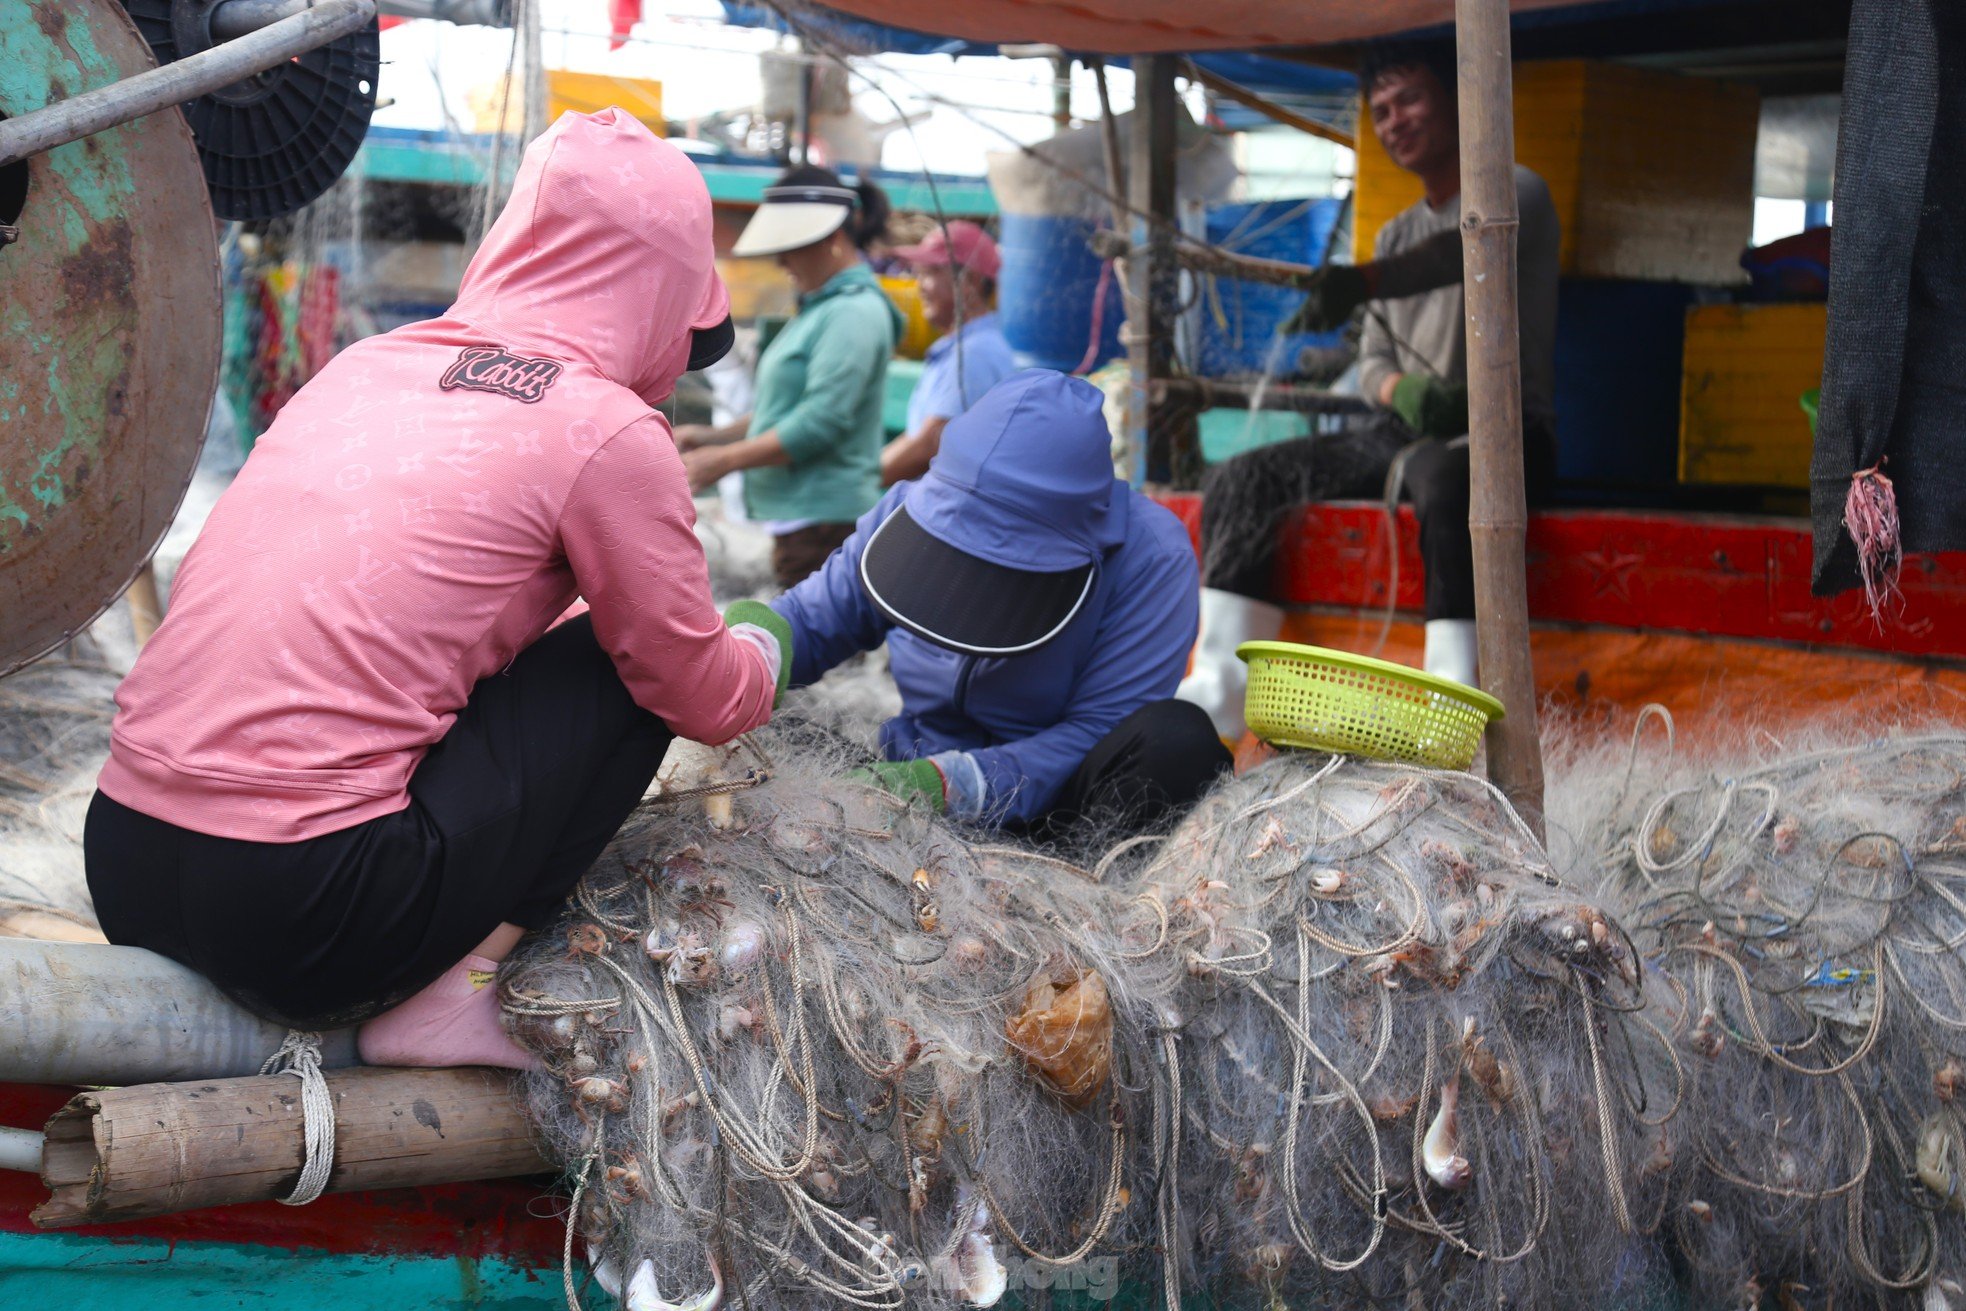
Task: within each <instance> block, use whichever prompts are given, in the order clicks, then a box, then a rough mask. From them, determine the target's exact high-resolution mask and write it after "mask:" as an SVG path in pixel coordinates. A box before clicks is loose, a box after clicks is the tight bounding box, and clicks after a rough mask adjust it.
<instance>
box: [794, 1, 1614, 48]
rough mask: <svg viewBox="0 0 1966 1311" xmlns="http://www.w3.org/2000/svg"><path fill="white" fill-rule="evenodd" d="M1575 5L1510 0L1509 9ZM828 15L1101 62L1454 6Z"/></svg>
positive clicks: (842, 4) (1341, 33) (943, 9)
mask: <svg viewBox="0 0 1966 1311" xmlns="http://www.w3.org/2000/svg"><path fill="white" fill-rule="evenodd" d="M1574 4H1575V0H1511V4H1510V7H1511V8H1512V9H1514V10H1517V11H1524V10H1531V9H1549V8H1555V7H1558V6H1563V5H1574ZM832 7H833V8H835V9H838V10H841V11H843V12H845V13H848V14H851V15H853V16H854V17H857V18H864V19H868V20H870V21H872V22H875V23H880V24H884V25H887V26H890V27H903V28H908V29H910V30H911V31H914V32H925V33H933V34H935V35H937V36H943V37H951V38H955V39H957V40H959V41H973V42H991V43H1008V42H1043V43H1047V44H1050V45H1059V46H1064V47H1066V48H1067V49H1072V50H1082V51H1088V52H1092V51H1096V52H1098V53H1101V54H1149V53H1153V52H1157V51H1180V52H1184V53H1187V52H1193V51H1196V50H1246V49H1251V48H1255V47H1262V46H1291V45H1328V44H1331V43H1334V42H1342V41H1359V40H1364V39H1366V38H1369V37H1375V36H1384V35H1387V34H1388V33H1392V32H1406V31H1411V30H1412V29H1414V28H1418V27H1427V26H1430V25H1433V24H1436V23H1448V22H1452V21H1453V18H1454V0H1294V3H1284V2H1282V0H965V2H964V3H962V4H955V5H952V4H948V3H946V2H944V0H832ZM931 48H932V47H931Z"/></svg>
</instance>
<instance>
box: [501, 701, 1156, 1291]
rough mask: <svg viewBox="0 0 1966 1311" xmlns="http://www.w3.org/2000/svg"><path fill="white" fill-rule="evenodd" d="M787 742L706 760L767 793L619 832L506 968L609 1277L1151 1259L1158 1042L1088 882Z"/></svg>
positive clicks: (903, 1274)
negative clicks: (1131, 1193)
mask: <svg viewBox="0 0 1966 1311" xmlns="http://www.w3.org/2000/svg"><path fill="white" fill-rule="evenodd" d="M783 736H784V735H783V734H782V733H767V734H763V735H760V736H758V737H757V738H754V739H752V740H751V741H752V742H753V743H754V745H753V746H751V747H750V748H747V749H746V750H745V751H742V752H739V753H737V754H736V755H735V756H733V757H732V759H731V760H730V762H729V763H728V765H727V766H726V770H725V772H726V773H728V774H731V775H733V776H735V777H736V778H738V779H740V780H743V779H745V778H746V777H747V776H749V777H751V778H755V777H758V776H761V775H764V774H767V773H768V774H769V775H770V777H769V781H767V782H764V783H763V784H762V785H761V786H757V787H754V788H746V789H744V790H741V791H736V792H733V793H727V794H723V795H722V796H721V797H719V796H716V795H712V796H708V797H705V796H704V795H703V793H702V791H701V788H700V787H699V788H698V789H696V790H694V791H685V792H682V793H675V792H672V793H670V794H668V795H667V796H666V797H658V798H656V799H655V800H654V802H653V803H652V804H650V805H648V806H646V807H644V809H643V810H641V811H640V812H638V813H637V815H636V816H634V817H633V818H631V820H630V821H629V822H628V824H627V825H626V826H624V828H623V829H622V831H621V834H620V835H619V837H618V838H617V839H616V841H615V842H614V844H613V845H612V846H611V847H610V849H609V851H608V853H607V854H606V855H605V856H604V857H603V858H602V859H601V861H600V862H599V863H598V864H597V865H596V866H595V868H594V869H593V870H592V871H590V873H589V874H588V875H587V877H586V878H585V879H584V880H583V882H582V883H581V885H580V887H579V889H578V891H577V892H576V894H575V897H574V898H573V900H572V902H571V904H570V906H569V908H568V913H567V917H566V919H565V921H564V922H563V923H561V924H559V925H556V926H555V927H554V928H552V929H551V930H548V931H545V932H542V933H539V934H536V935H533V936H532V937H531V938H529V939H528V941H527V943H526V944H525V945H524V946H522V947H521V948H520V950H519V951H518V952H517V953H515V955H514V958H513V960H512V962H511V963H510V964H509V965H508V967H507V969H506V971H505V973H504V975H503V978H502V986H503V988H504V990H505V992H504V996H505V999H506V1007H507V1010H508V1013H509V1015H510V1017H511V1021H512V1024H513V1030H514V1033H515V1035H516V1036H518V1037H519V1039H520V1040H521V1041H522V1042H524V1043H525V1044H527V1045H528V1046H529V1047H531V1048H532V1049H533V1050H534V1051H535V1052H537V1053H538V1054H539V1055H540V1056H541V1057H542V1059H543V1060H544V1061H545V1062H546V1066H547V1069H546V1071H545V1072H544V1073H541V1074H538V1075H535V1076H533V1078H532V1080H531V1083H530V1088H529V1104H530V1107H531V1111H532V1114H533V1115H534V1116H535V1118H536V1119H537V1120H538V1122H539V1124H540V1127H541V1129H542V1131H543V1133H544V1135H545V1137H546V1139H547V1141H548V1143H549V1144H550V1145H551V1147H552V1148H553V1150H554V1151H555V1152H556V1153H557V1154H558V1155H559V1156H560V1157H561V1158H562V1159H563V1160H565V1161H567V1162H568V1163H569V1164H570V1166H571V1172H572V1175H573V1183H574V1191H575V1204H574V1210H573V1213H572V1216H571V1219H570V1234H571V1232H572V1231H573V1230H575V1229H577V1230H578V1231H579V1233H580V1234H581V1235H582V1237H583V1238H584V1239H585V1241H586V1243H587V1246H588V1249H589V1251H590V1252H593V1253H594V1254H595V1255H596V1260H597V1273H599V1274H600V1275H601V1278H602V1283H603V1285H604V1286H606V1285H608V1284H610V1283H616V1286H620V1285H621V1284H626V1285H627V1287H628V1296H629V1298H630V1300H631V1301H632V1300H633V1299H634V1297H635V1296H636V1294H635V1292H634V1290H635V1288H636V1287H638V1286H639V1287H640V1288H641V1289H642V1290H643V1296H644V1297H645V1296H646V1295H647V1294H648V1292H649V1290H659V1295H660V1296H661V1298H662V1299H664V1300H666V1301H671V1302H676V1303H680V1304H683V1305H691V1304H695V1303H702V1302H706V1300H708V1299H711V1298H712V1297H728V1298H730V1299H731V1300H733V1301H740V1302H749V1301H752V1300H755V1299H759V1298H765V1299H767V1300H768V1304H769V1305H772V1306H775V1307H776V1306H803V1305H821V1304H828V1303H846V1304H851V1305H856V1306H898V1305H900V1303H901V1302H902V1301H903V1299H904V1298H906V1299H907V1300H910V1301H911V1302H913V1303H915V1304H919V1305H945V1304H947V1305H954V1304H956V1303H959V1302H965V1301H967V1302H972V1303H979V1304H981V1303H987V1302H991V1301H994V1300H996V1297H997V1296H998V1295H1000V1294H1001V1292H1002V1291H1003V1288H1004V1285H1005V1283H1006V1282H1007V1281H1008V1279H1009V1276H1010V1271H1011V1268H1012V1266H1011V1262H1012V1260H1013V1258H1016V1259H1017V1260H1035V1259H1038V1258H1040V1257H1043V1258H1055V1259H1056V1262H1057V1263H1058V1264H1061V1265H1066V1266H1071V1265H1075V1264H1076V1263H1078V1262H1080V1261H1082V1260H1083V1259H1084V1258H1085V1257H1087V1256H1089V1255H1092V1254H1094V1253H1099V1252H1106V1253H1110V1252H1112V1251H1115V1250H1121V1249H1125V1248H1129V1247H1133V1246H1137V1245H1139V1244H1140V1243H1142V1242H1145V1241H1147V1233H1146V1231H1145V1230H1144V1229H1143V1228H1142V1225H1143V1221H1142V1219H1141V1216H1142V1213H1143V1212H1142V1209H1141V1208H1139V1207H1137V1206H1136V1207H1131V1208H1129V1207H1127V1206H1126V1205H1124V1197H1125V1194H1124V1186H1123V1183H1122V1180H1123V1179H1125V1178H1128V1177H1137V1176H1138V1175H1139V1173H1140V1167H1139V1165H1138V1164H1137V1158H1138V1156H1139V1154H1140V1152H1141V1150H1142V1143H1141V1141H1140V1138H1139V1135H1138V1133H1137V1132H1135V1131H1134V1130H1133V1128H1132V1126H1134V1125H1136V1124H1142V1123H1145V1121H1146V1117H1145V1114H1144V1112H1143V1111H1142V1110H1141V1109H1139V1107H1138V1106H1136V1105H1135V1104H1136V1103H1138V1102H1140V1101H1141V1099H1142V1098H1143V1097H1144V1096H1145V1093H1146V1090H1147V1089H1148V1088H1150V1087H1151V1086H1152V1083H1153V1081H1152V1079H1151V1076H1150V1072H1149V1071H1148V1070H1147V1069H1146V1068H1143V1067H1140V1066H1139V1065H1138V1063H1137V1060H1136V1058H1135V1056H1134V1054H1135V1053H1141V1054H1144V1053H1145V1052H1147V1051H1148V1050H1149V1043H1148V1040H1147V1038H1146V1035H1144V1034H1141V1033H1136V1032H1131V1031H1130V1030H1131V1028H1132V1026H1133V1025H1134V1024H1135V1023H1136V1021H1135V1020H1134V1019H1133V1018H1132V1016H1133V1014H1134V1012H1133V1011H1132V1010H1131V1009H1130V1008H1128V1007H1125V1006H1123V1005H1119V1004H1116V1000H1117V999H1115V998H1113V997H1111V996H1110V994H1108V993H1106V992H1105V991H1104V990H1103V988H1102V984H1101V981H1102V980H1105V981H1112V982H1117V981H1119V980H1122V979H1123V978H1124V974H1123V972H1122V971H1121V969H1120V968H1119V966H1120V964H1121V962H1120V961H1119V960H1118V959H1117V958H1116V957H1115V956H1114V955H1113V954H1112V952H1113V946H1112V944H1111V942H1110V941H1109V936H1110V935H1109V934H1107V933H1106V932H1105V931H1104V930H1103V929H1102V928H1101V927H1100V922H1101V913H1100V908H1101V899H1100V897H1099V896H1098V895H1097V893H1098V889H1096V888H1095V887H1094V886H1093V884H1092V883H1091V882H1090V881H1089V880H1088V879H1087V878H1086V877H1085V876H1084V875H1083V874H1081V873H1079V872H1077V871H1075V870H1074V869H1072V868H1071V867H1070V866H1067V865H1064V864H1063V863H1062V862H1059V861H1056V860H1052V859H1047V858H1045V857H1044V856H1042V855H1040V854H1038V853H1034V852H1027V851H1024V850H1020V849H1016V848H1008V847H994V846H989V845H978V844H975V843H972V842H968V841H965V840H963V839H961V838H959V837H958V836H957V835H956V834H955V833H954V832H953V831H952V830H950V829H948V828H947V827H946V826H944V825H942V824H940V823H939V822H936V821H933V820H932V819H931V818H930V817H929V816H928V815H926V814H925V813H923V812H922V811H920V810H909V809H907V808H905V807H903V806H901V805H900V804H899V803H897V802H895V801H893V800H892V799H891V798H889V797H888V796H887V795H886V794H885V793H883V792H880V791H878V790H876V789H872V788H868V787H865V786H861V785H858V784H854V783H851V782H844V781H842V780H841V773H842V772H843V769H844V764H845V761H844V759H843V758H834V757H832V756H830V755H825V754H823V753H820V752H817V751H814V750H812V749H810V748H808V750H807V751H806V753H805V756H804V757H803V759H802V760H800V761H799V762H798V763H794V762H792V761H791V760H790V759H789V758H787V759H782V760H781V759H780V758H779V757H780V756H781V753H782V752H783V750H784V749H785V743H784V742H783V740H782V738H783ZM771 742H777V746H775V747H774V746H771V745H766V744H767V743H771ZM708 786H710V787H713V788H714V787H715V786H716V785H715V784H710V785H708ZM679 796H680V797H681V798H682V799H681V800H677V798H678V797H679ZM1080 1106H1084V1107H1085V1108H1086V1109H1085V1110H1083V1111H1082V1110H1080V1109H1079V1108H1080ZM638 1281H639V1283H638ZM705 1290H723V1291H722V1292H719V1293H716V1294H712V1293H708V1292H706V1291H705Z"/></svg>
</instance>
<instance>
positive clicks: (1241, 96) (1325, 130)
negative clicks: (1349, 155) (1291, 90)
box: [1187, 59, 1358, 150]
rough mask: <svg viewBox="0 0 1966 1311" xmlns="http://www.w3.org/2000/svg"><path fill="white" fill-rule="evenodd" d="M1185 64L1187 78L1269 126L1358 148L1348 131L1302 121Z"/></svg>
mask: <svg viewBox="0 0 1966 1311" xmlns="http://www.w3.org/2000/svg"><path fill="white" fill-rule="evenodd" d="M1187 65H1188V76H1189V77H1192V78H1193V79H1194V80H1195V81H1197V82H1199V83H1201V84H1202V85H1203V86H1205V87H1207V88H1208V89H1209V90H1210V91H1213V92H1214V93H1215V94H1216V95H1218V96H1221V97H1223V98H1224V99H1227V100H1233V101H1235V102H1236V103H1237V104H1239V105H1241V106H1243V107H1244V108H1245V109H1253V110H1255V111H1256V112H1257V113H1259V114H1261V115H1262V116H1263V117H1264V118H1267V119H1269V120H1270V121H1271V122H1272V123H1281V124H1283V125H1284V126H1285V127H1294V128H1296V129H1297V130H1298V131H1299V132H1304V133H1307V134H1309V135H1311V136H1314V137H1319V138H1321V139H1323V140H1325V141H1329V142H1331V143H1332V144H1334V145H1339V146H1343V147H1344V148H1345V149H1347V150H1356V149H1357V148H1358V138H1357V137H1354V136H1352V135H1351V134H1350V133H1349V132H1341V131H1339V130H1338V129H1337V128H1335V127H1332V126H1331V125H1330V124H1328V123H1320V122H1318V121H1317V120H1316V119H1314V118H1305V117H1304V116H1303V115H1302V114H1294V113H1292V112H1291V111H1290V110H1288V109H1285V108H1284V107H1283V106H1282V105H1279V104H1277V103H1276V102H1275V101H1272V100H1265V99H1264V98H1263V97H1262V96H1260V95H1258V94H1256V93H1255V92H1254V91H1251V90H1250V89H1249V88H1248V87H1246V86H1243V85H1242V84H1241V83H1238V82H1231V81H1230V80H1229V79H1228V78H1226V77H1223V76H1222V75H1221V74H1220V73H1211V72H1209V71H1208V70H1207V69H1205V68H1203V67H1202V66H1201V65H1200V64H1198V63H1196V62H1195V61H1194V60H1192V59H1190V60H1188V61H1187Z"/></svg>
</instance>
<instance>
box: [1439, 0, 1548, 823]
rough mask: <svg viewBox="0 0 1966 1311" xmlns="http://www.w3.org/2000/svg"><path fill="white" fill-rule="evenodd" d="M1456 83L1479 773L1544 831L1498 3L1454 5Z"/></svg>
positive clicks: (1507, 81) (1511, 127) (1504, 3)
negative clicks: (1479, 693) (1483, 711)
mask: <svg viewBox="0 0 1966 1311" xmlns="http://www.w3.org/2000/svg"><path fill="white" fill-rule="evenodd" d="M1454 35H1455V43H1456V47H1457V54H1458V59H1459V71H1460V83H1461V242H1462V251H1463V258H1464V259H1465V261H1466V263H1465V274H1464V278H1463V285H1464V287H1465V288H1466V291H1467V324H1468V419H1469V434H1470V437H1471V446H1472V449H1471V452H1470V462H1471V464H1472V466H1473V467H1472V473H1471V479H1472V485H1471V488H1470V491H1471V500H1470V505H1469V511H1468V530H1469V532H1470V534H1471V535H1472V537H1473V540H1474V566H1475V614H1476V615H1477V617H1478V621H1479V623H1480V630H1479V633H1480V636H1479V641H1480V647H1481V681H1482V684H1483V686H1484V687H1485V688H1486V689H1487V690H1488V691H1489V692H1491V693H1493V694H1494V695H1495V696H1496V697H1498V698H1500V699H1501V701H1502V704H1503V705H1505V706H1507V707H1508V715H1507V717H1506V718H1504V719H1503V720H1501V722H1499V723H1497V724H1492V725H1490V726H1489V729H1488V775H1489V777H1490V778H1491V779H1493V780H1494V782H1495V784H1496V786H1497V787H1499V788H1501V789H1502V791H1503V793H1505V794H1506V795H1507V796H1508V798H1509V800H1510V801H1512V802H1514V803H1515V807H1516V809H1517V810H1519V811H1520V812H1522V817H1523V819H1524V820H1526V821H1527V822H1528V824H1529V826H1530V827H1531V828H1532V829H1534V830H1535V831H1536V833H1537V834H1538V835H1539V836H1540V835H1541V834H1542V832H1543V751H1542V744H1541V742H1540V740H1539V739H1538V737H1537V725H1536V680H1535V676H1534V673H1533V671H1532V669H1531V666H1530V655H1529V589H1528V582H1527V579H1526V577H1525V574H1524V562H1523V551H1524V542H1525V540H1526V537H1527V534H1528V527H1529V507H1528V502H1527V499H1526V497H1525V495H1524V492H1523V486H1522V342H1521V337H1520V335H1519V333H1518V329H1517V319H1516V228H1517V226H1518V215H1517V213H1516V194H1515V111H1514V106H1513V103H1512V100H1511V94H1512V86H1511V81H1512V73H1511V70H1510V67H1509V5H1508V0H1456V3H1455V6H1454Z"/></svg>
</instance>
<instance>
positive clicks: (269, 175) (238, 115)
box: [123, 0, 381, 222]
mask: <svg viewBox="0 0 1966 1311" xmlns="http://www.w3.org/2000/svg"><path fill="white" fill-rule="evenodd" d="M225 3H226V0H123V7H124V8H125V9H126V10H127V11H128V12H129V15H130V17H131V18H132V19H134V20H135V22H136V25H137V28H138V30H139V31H141V32H142V33H143V38H144V40H145V41H147V42H148V43H149V45H150V49H151V52H152V53H153V54H154V55H156V57H157V62H158V63H159V64H168V63H170V62H171V61H172V60H175V59H182V58H184V57H185V56H186V55H191V54H196V53H197V52H198V51H200V50H204V49H208V48H209V47H211V46H212V45H214V44H217V39H216V38H215V37H214V36H213V35H212V15H213V13H214V11H216V10H218V9H219V8H221V7H222V6H223V5H224V4H225ZM380 65H381V54H380V46H379V41H378V29H377V25H376V24H375V23H374V22H371V23H370V24H369V25H368V26H367V27H366V28H364V29H363V30H361V31H358V32H354V33H352V34H350V35H348V36H345V37H342V38H341V39H339V40H337V41H334V42H331V43H329V44H328V45H325V46H321V47H319V48H318V49H315V50H310V51H309V52H307V53H306V54H304V55H301V56H299V57H298V58H295V59H292V60H289V61H288V62H287V63H284V64H281V65H279V66H278V67H276V68H272V69H268V70H267V71H266V72H264V73H259V74H255V75H254V76H252V77H249V78H246V79H245V80H244V81H241V82H235V83H233V84H232V85H231V86H228V87H225V88H224V89H222V90H220V91H216V92H214V93H212V94H211V95H208V96H201V97H199V98H198V99H196V100H193V101H189V102H187V103H186V104H185V106H184V116H185V119H186V120H187V121H188V122H189V123H190V125H191V133H192V136H193V137H194V138H195V139H196V140H197V143H198V156H199V159H200V160H201V161H202V163H203V165H204V171H205V184H206V186H207V188H208V189H209V190H210V192H211V198H212V212H213V213H214V214H216V215H217V216H218V217H220V218H224V219H239V220H242V221H244V222H258V221H261V220H264V219H271V218H278V217H279V216H280V215H282V214H291V213H293V212H294V211H295V210H297V209H299V208H301V207H302V206H304V205H306V204H307V203H308V202H310V201H312V200H313V199H315V197H317V196H319V195H320V194H321V193H322V192H324V191H326V190H327V189H328V188H329V187H331V186H333V185H334V181H335V179H336V178H338V177H340V176H341V175H342V173H343V172H345V171H346V170H347V168H348V165H349V163H350V162H351V161H353V160H354V158H355V152H356V151H358V150H360V149H361V147H362V138H363V137H364V136H366V135H367V134H368V130H369V117H370V115H371V114H373V113H374V112H375V98H376V74H377V70H378V69H379V67H380Z"/></svg>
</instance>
